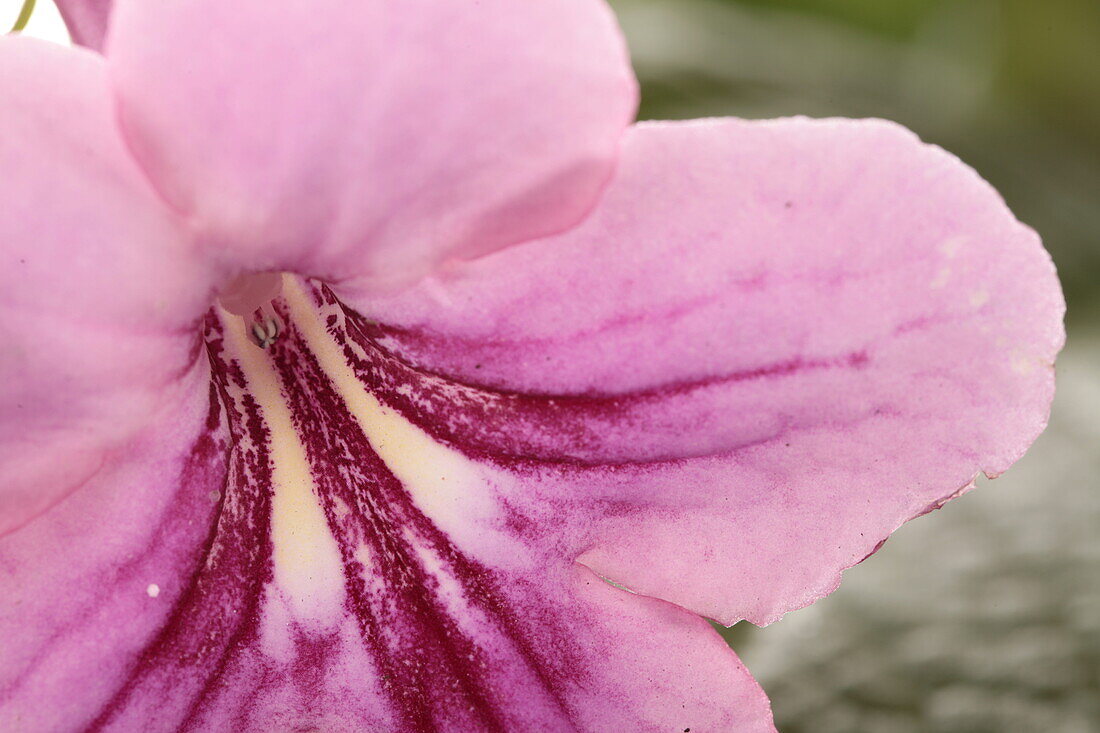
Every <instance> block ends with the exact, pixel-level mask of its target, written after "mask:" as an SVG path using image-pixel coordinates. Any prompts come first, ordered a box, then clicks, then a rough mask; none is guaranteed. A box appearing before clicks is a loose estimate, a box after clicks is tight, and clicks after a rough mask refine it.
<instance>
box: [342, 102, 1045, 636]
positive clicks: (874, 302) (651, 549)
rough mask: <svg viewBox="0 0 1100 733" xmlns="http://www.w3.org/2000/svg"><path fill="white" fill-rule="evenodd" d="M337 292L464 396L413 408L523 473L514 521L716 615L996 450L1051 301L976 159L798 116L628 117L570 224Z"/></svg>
mask: <svg viewBox="0 0 1100 733" xmlns="http://www.w3.org/2000/svg"><path fill="white" fill-rule="evenodd" d="M352 305H354V306H355V307H357V308H358V309H359V310H360V312H362V313H363V314H364V315H365V316H366V317H367V318H370V319H372V321H371V322H367V321H364V325H363V326H362V329H363V332H364V334H365V338H367V339H368V340H370V341H371V342H372V343H375V344H378V345H380V346H383V347H386V348H389V349H392V350H395V351H396V353H398V354H400V355H402V356H403V357H405V358H407V359H410V360H411V361H412V362H413V363H414V364H415V365H418V366H419V367H421V368H427V369H429V370H432V371H435V372H439V373H442V374H446V375H448V377H447V379H448V380H450V379H457V380H459V381H461V382H464V383H466V385H467V386H463V387H459V388H447V387H445V386H441V387H440V388H439V396H437V397H436V398H434V399H432V400H431V401H429V400H428V398H425V397H422V396H421V397H417V400H416V405H415V407H418V408H420V409H421V410H423V405H424V404H429V405H431V406H433V408H434V409H435V412H436V413H438V415H439V416H440V417H436V418H421V419H422V420H423V419H429V420H431V421H433V422H432V423H431V424H432V430H433V432H434V434H436V435H437V437H439V438H440V439H443V440H446V441H448V442H450V443H452V444H454V445H458V446H462V448H463V450H465V451H466V452H468V453H469V454H471V455H481V456H484V457H487V458H491V459H493V460H495V461H497V462H503V463H504V464H505V465H511V466H514V467H515V468H514V469H513V470H515V471H517V472H519V474H520V475H524V476H527V479H526V482H525V485H526V486H527V488H525V489H522V490H520V489H517V490H516V492H515V494H514V495H511V494H510V495H509V497H508V499H509V501H510V502H511V503H512V505H513V506H514V507H515V508H516V511H517V512H520V513H526V514H529V515H531V517H533V518H530V519H529V521H530V522H531V523H532V524H533V525H534V526H542V527H544V529H543V530H542V531H546V532H555V533H558V534H560V535H561V536H563V537H565V536H572V538H573V539H572V542H573V543H574V544H573V546H574V547H575V548H576V551H577V552H578V553H581V554H582V557H581V559H582V561H583V562H584V563H585V564H586V565H588V566H589V567H591V568H592V569H593V570H595V571H596V572H597V573H599V574H600V575H602V576H604V577H607V578H610V579H612V580H614V581H616V582H618V583H621V584H623V585H625V586H626V587H629V588H631V589H632V590H635V591H637V592H640V593H643V594H645V595H650V596H654V597H658V598H663V599H665V600H669V601H672V602H674V603H677V604H680V605H682V606H685V607H687V608H691V609H693V610H695V611H697V612H699V613H702V614H705V615H708V616H711V617H714V618H717V619H720V620H722V621H724V622H727V623H732V622H734V621H736V620H738V619H740V618H748V619H751V620H753V621H755V622H758V623H765V622H769V621H772V620H774V619H776V618H778V617H779V616H780V615H782V614H783V613H784V612H785V611H787V610H790V609H792V608H797V607H800V606H803V605H806V604H807V603H810V602H812V601H813V600H815V599H817V598H819V597H821V596H822V595H824V594H826V593H828V592H829V591H831V590H832V589H833V588H834V587H835V585H836V583H837V582H838V581H839V573H840V571H841V570H842V569H843V568H846V567H849V566H851V565H853V564H854V563H856V562H858V561H859V560H860V559H862V558H864V557H865V556H866V555H868V554H869V553H871V552H873V551H874V550H875V549H876V548H877V547H878V546H879V544H880V543H881V542H882V541H883V539H884V538H885V537H886V536H887V535H888V534H889V533H890V532H892V531H893V530H894V529H896V528H897V527H898V526H899V525H900V524H901V523H903V522H904V521H906V520H907V519H909V518H912V517H914V516H916V515H919V514H921V513H924V512H925V511H927V510H929V509H931V508H935V507H937V506H939V505H940V504H941V503H942V502H944V501H946V500H947V499H948V498H950V497H951V496H953V495H955V494H957V493H959V492H960V491H962V490H965V489H966V488H969V487H970V485H971V482H972V480H973V479H974V478H975V476H976V475H977V474H978V473H980V472H985V473H987V474H989V475H996V474H999V473H1000V472H1002V471H1004V470H1005V469H1007V468H1008V467H1009V465H1011V464H1012V463H1013V462H1014V461H1015V460H1016V459H1018V458H1019V457H1020V456H1021V455H1022V454H1023V452H1024V451H1025V450H1026V448H1027V447H1028V445H1029V444H1030V443H1031V442H1032V441H1033V440H1034V438H1035V437H1036V436H1037V435H1038V434H1039V432H1041V430H1042V429H1043V427H1044V426H1045V424H1046V418H1047V414H1048V409H1049V405H1050V400H1051V396H1052V392H1053V371H1052V368H1051V365H1052V363H1053V360H1054V357H1055V355H1056V353H1057V352H1058V350H1059V348H1060V347H1061V344H1062V342H1063V329H1062V321H1061V319H1062V314H1063V310H1064V304H1063V300H1062V296H1061V291H1060V288H1059V286H1058V282H1057V279H1056V277H1055V274H1054V268H1053V267H1052V265H1051V262H1050V259H1049V257H1048V256H1047V254H1046V253H1045V252H1044V251H1043V249H1042V247H1041V245H1040V242H1039V239H1038V237H1037V236H1036V235H1035V233H1034V232H1032V231H1031V230H1030V229H1028V228H1027V227H1025V226H1023V225H1021V224H1020V223H1019V222H1017V221H1016V220H1015V219H1014V218H1013V217H1012V215H1011V213H1010V212H1009V211H1008V210H1007V208H1005V205H1004V203H1003V202H1002V201H1001V199H1000V198H999V197H998V196H997V194H996V193H995V192H994V191H993V190H992V189H991V188H990V187H989V186H988V185H987V184H986V183H984V182H983V181H982V180H981V179H980V178H979V177H978V176H977V175H976V174H975V173H974V172H973V171H972V170H970V169H969V168H967V167H966V166H964V165H962V164H961V163H960V162H959V161H958V160H957V159H955V158H954V157H952V156H951V155H949V154H947V153H945V152H943V151H942V150H940V149H938V148H934V147H931V146H926V145H922V144H921V143H920V142H919V141H918V140H917V139H916V138H915V137H914V136H913V135H912V134H911V133H909V132H907V131H905V130H903V129H902V128H900V127H898V126H896V125H893V124H890V123H885V122H879V121H844V120H825V121H810V120H804V119H792V120H778V121H771V122H740V121H732V120H729V121H717V120H716V121H703V122H693V123H687V124H646V125H641V126H639V127H638V128H637V129H636V130H635V131H634V132H633V133H632V134H631V135H630V136H629V137H628V141H627V143H626V146H625V150H624V158H623V161H622V164H621V169H620V173H619V174H618V176H617V178H616V180H615V181H614V182H613V184H612V186H611V188H610V189H609V191H608V193H607V195H606V198H605V199H604V201H603V202H602V204H601V205H600V207H599V208H598V209H597V210H596V212H594V214H593V215H592V216H591V217H590V218H589V219H587V220H586V221H585V222H584V223H583V224H582V225H581V226H579V227H578V228H576V229H574V230H572V231H570V232H568V233H567V234H564V235H562V236H559V237H556V238H551V239H547V240H543V241H540V242H536V243H532V244H529V245H526V246H523V247H519V248H515V249H512V250H509V251H506V252H502V253H499V254H497V255H494V256H492V257H489V258H486V259H484V260H481V261H478V262H475V263H470V264H469V265H467V266H465V267H463V268H456V270H455V271H454V272H452V273H451V274H450V275H448V276H444V277H442V278H440V279H438V280H431V281H428V282H426V283H425V284H424V285H422V286H420V287H418V288H417V289H416V290H414V291H411V292H410V293H408V294H405V295H402V296H397V297H393V298H390V299H388V300H371V299H370V298H366V297H356V298H354V299H353V302H352ZM374 320H378V321H382V322H383V325H372V322H373V321H374ZM446 381H447V380H441V382H440V383H441V385H444V384H445V382H446ZM400 394H401V390H399V389H396V388H395V389H394V395H395V396H389V397H387V399H391V400H393V401H394V402H395V404H399V403H400V399H401V398H400ZM454 395H458V397H459V398H458V399H455V398H453V396H454ZM447 397H452V399H451V400H450V406H448V401H447V399H446V398H447ZM412 407H413V405H409V406H408V407H407V408H406V410H405V412H406V414H409V415H411V414H412V412H413V410H412ZM432 414H435V413H433V412H431V411H429V415H432ZM686 457H692V458H693V460H690V461H683V460H677V459H682V458H686ZM532 459H534V460H532ZM525 493H526V494H527V495H526V496H525V495H524V494H525ZM563 541H564V540H563Z"/></svg>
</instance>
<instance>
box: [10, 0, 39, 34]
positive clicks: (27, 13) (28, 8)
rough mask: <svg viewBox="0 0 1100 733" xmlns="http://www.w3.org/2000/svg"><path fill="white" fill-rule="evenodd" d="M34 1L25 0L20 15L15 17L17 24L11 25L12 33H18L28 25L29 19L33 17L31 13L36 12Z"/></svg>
mask: <svg viewBox="0 0 1100 733" xmlns="http://www.w3.org/2000/svg"><path fill="white" fill-rule="evenodd" d="M34 1H35V0H23V8H22V9H21V10H20V11H19V17H17V18H16V19H15V25H13V26H12V27H11V32H12V33H18V32H19V31H21V30H23V29H24V28H26V27H27V21H29V20H30V19H31V14H32V13H34Z"/></svg>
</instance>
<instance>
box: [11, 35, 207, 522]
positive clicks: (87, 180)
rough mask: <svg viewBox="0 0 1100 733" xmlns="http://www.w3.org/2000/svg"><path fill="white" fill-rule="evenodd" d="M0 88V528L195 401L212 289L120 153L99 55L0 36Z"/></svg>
mask: <svg viewBox="0 0 1100 733" xmlns="http://www.w3.org/2000/svg"><path fill="white" fill-rule="evenodd" d="M0 98H3V99H4V100H5V102H4V104H3V105H2V106H0V344H2V350H0V476H3V481H2V485H0V534H3V533H4V532H6V531H8V530H10V529H11V528H12V527H15V526H18V525H20V524H22V523H23V522H25V521H26V520H27V519H29V518H30V517H32V516H34V515H35V514H37V513H39V512H41V511H43V510H45V509H46V508H48V507H49V506H50V505H52V504H53V503H54V502H56V501H58V500H59V499H61V498H62V497H64V496H65V495H66V494H68V493H69V492H70V491H72V490H74V489H75V488H77V487H79V486H80V485H81V484H82V483H83V482H84V481H86V480H88V479H89V477H91V476H93V475H94V474H95V473H96V472H97V471H100V470H101V469H102V468H103V466H104V465H106V464H107V463H109V462H110V461H111V460H112V458H111V456H112V454H113V453H117V452H123V453H124V452H125V450H126V441H128V440H129V439H130V438H131V437H132V436H133V434H134V433H135V432H136V431H140V430H141V429H142V428H143V427H146V426H148V424H149V422H150V420H151V419H152V418H153V416H154V415H158V416H163V415H170V414H171V411H172V409H173V408H175V407H176V406H178V404H179V403H180V402H181V401H183V402H186V401H187V400H190V399H193V398H194V397H195V396H196V395H197V396H198V398H200V399H205V395H206V392H207V389H208V387H207V385H206V384H205V383H204V379H205V372H204V368H205V363H204V361H203V360H200V359H199V358H198V354H197V351H196V347H197V344H198V340H197V338H196V329H195V323H196V319H197V318H199V317H200V316H201V314H202V312H203V310H204V309H205V305H204V303H205V302H208V300H209V297H210V290H211V288H212V285H211V278H210V276H209V275H208V274H207V273H206V271H205V269H204V268H203V267H201V266H200V265H199V264H197V263H196V262H195V261H194V259H193V258H192V256H191V255H190V254H189V252H188V249H187V245H186V242H185V239H184V236H183V234H182V232H181V230H180V229H179V228H178V224H177V223H176V222H175V221H174V220H173V218H172V217H171V214H170V213H169V212H168V210H167V209H166V208H165V207H163V205H162V204H161V203H160V201H159V200H158V199H157V197H156V195H155V194H154V193H153V192H152V189H151V188H150V187H149V186H148V184H147V183H146V182H145V180H144V178H142V176H141V173H140V171H139V170H138V169H137V167H136V165H134V164H133V163H132V162H131V161H130V159H129V157H128V156H127V153H126V151H125V148H124V146H123V144H122V140H121V138H120V137H119V135H118V132H117V130H116V128H115V126H114V115H113V106H112V104H111V100H110V96H109V94H108V90H107V84H106V69H105V64H104V63H103V59H102V58H100V57H98V56H96V55H94V54H92V53H90V52H87V51H82V50H79V51H78V50H73V49H66V48H62V47H61V46H56V45H54V44H49V43H45V42H42V41H36V40H32V39H26V38H14V37H12V38H3V39H0ZM180 438H181V436H180V435H179V434H177V433H176V432H175V428H174V427H172V426H169V427H167V428H166V429H164V430H163V433H162V439H163V440H164V441H165V443H167V444H171V443H172V442H173V441H176V440H178V439H180Z"/></svg>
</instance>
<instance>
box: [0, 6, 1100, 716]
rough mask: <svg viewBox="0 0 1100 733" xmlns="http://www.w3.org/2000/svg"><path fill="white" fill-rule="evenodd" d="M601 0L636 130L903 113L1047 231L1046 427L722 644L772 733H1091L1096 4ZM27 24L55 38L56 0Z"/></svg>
mask: <svg viewBox="0 0 1100 733" xmlns="http://www.w3.org/2000/svg"><path fill="white" fill-rule="evenodd" d="M150 1H151V2H155V0H150ZM517 1H521V0H517ZM21 4H22V3H21V0H0V24H6V23H8V22H10V21H9V20H8V19H9V18H10V19H12V20H14V18H15V16H16V14H17V13H18V10H19V6H20V5H21ZM612 4H613V5H614V6H615V9H616V11H617V12H618V13H619V18H620V21H621V22H622V24H623V26H624V28H625V30H626V34H627V37H628V40H629V42H630V46H631V50H632V53H633V56H634V63H635V68H636V70H637V72H638V75H639V77H640V79H641V82H642V92H643V104H642V110H641V116H642V117H643V118H663V119H668V118H685V117H701V116H721V115H736V116H740V117H750V118H763V117H777V116H783V115H794V114H807V115H812V116H832V115H839V116H846V117H885V118H889V119H894V120H897V121H899V122H902V123H903V124H905V125H907V126H909V127H910V128H912V129H913V130H915V131H916V132H917V133H919V134H920V135H921V137H923V138H924V139H925V140H928V141H930V142H934V143H937V144H939V145H942V146H943V147H945V148H947V149H949V150H951V151H953V152H955V153H957V154H958V155H960V156H961V157H962V158H963V159H964V160H966V161H967V162H969V163H970V164H971V165H973V166H974V167H975V168H977V169H978V170H979V171H980V172H981V173H982V174H983V175H984V176H985V177H986V178H987V179H989V180H990V181H991V182H992V183H993V184H994V185H995V186H996V187H997V188H998V189H999V190H1000V191H1001V192H1002V193H1003V195H1004V196H1005V198H1006V199H1007V200H1008V203H1009V205H1010V206H1011V207H1012V209H1013V210H1014V211H1015V212H1016V214H1017V215H1018V216H1019V217H1020V218H1021V219H1022V220H1023V221H1025V222H1027V223H1028V224H1030V225H1032V226H1033V227H1035V228H1036V229H1037V230H1038V231H1039V232H1040V233H1041V234H1042V235H1043V238H1044V240H1045V241H1046V244H1047V247H1048V249H1049V250H1050V251H1051V253H1052V254H1053V256H1054V259H1055V262H1056V263H1057V265H1058V269H1059V272H1060V274H1061V277H1062V282H1063V284H1064V286H1065V289H1066V296H1067V299H1068V301H1069V315H1068V326H1069V345H1068V346H1067V348H1066V351H1065V352H1064V354H1063V357H1062V359H1061V360H1060V362H1059V367H1058V371H1059V380H1060V381H1059V392H1058V397H1057V399H1056V402H1055V406H1054V413H1053V417H1052V421H1051V426H1050V429H1049V430H1048V431H1047V432H1046V434H1045V435H1044V436H1043V437H1042V438H1040V440H1039V441H1038V443H1037V444H1036V445H1035V447H1034V448H1033V450H1032V451H1031V453H1030V454H1028V456H1027V457H1026V458H1025V459H1024V460H1023V461H1021V462H1020V464H1018V466H1017V467H1016V468H1014V469H1013V470H1012V471H1010V472H1009V473H1008V474H1007V475H1005V476H1004V477H1002V478H1000V479H998V480H997V481H996V482H988V481H985V482H982V483H980V484H979V489H978V490H977V491H973V492H971V493H970V494H968V495H966V496H964V497H963V498H961V499H959V500H957V501H954V502H951V503H950V504H949V505H948V506H947V507H946V508H944V509H942V510H941V511H938V512H935V513H933V514H932V515H929V516H927V517H924V518H922V519H919V520H917V521H915V522H912V523H910V524H909V525H907V526H905V527H904V528H902V529H901V530H900V531H899V532H898V533H897V534H896V535H895V536H894V537H893V538H892V539H891V540H890V541H889V542H888V543H887V544H886V545H885V547H884V548H883V549H882V550H881V551H880V552H879V553H878V554H876V555H874V556H873V557H871V558H870V559H869V560H867V561H866V562H864V563H863V564H862V565H859V566H857V567H856V568H853V569H852V570H850V571H848V572H847V573H846V576H845V581H844V583H843V584H842V586H841V588H840V590H838V591H837V592H836V593H834V594H833V595H832V596H830V597H828V598H826V599H825V600H823V601H821V602H819V603H817V604H815V605H814V606H812V607H810V608H807V609H803V610H801V611H797V612H795V613H792V614H789V615H788V616H787V617H786V618H784V619H783V620H782V621H780V622H778V623H776V624H774V625H772V626H770V627H768V628H766V629H756V628H754V627H751V626H749V625H747V624H739V625H738V626H736V627H734V628H733V629H731V630H728V631H727V630H723V634H724V635H725V636H726V637H727V639H728V640H729V642H730V643H731V645H732V646H733V647H734V648H735V649H736V650H737V651H738V652H739V653H740V654H741V655H742V657H743V659H744V660H745V662H746V663H747V664H748V666H749V668H750V669H752V670H753V671H754V672H755V674H756V675H757V677H758V678H759V679H760V681H761V683H762V684H763V685H764V687H765V689H766V690H767V691H768V692H769V694H770V695H771V698H772V702H773V705H774V708H775V716H776V722H777V725H778V727H779V729H780V731H782V732H783V733H864V732H868V733H1033V732H1034V733H1100V481H1098V479H1097V475H1098V473H1100V286H1098V285H1097V281H1098V280H1100V0H612ZM27 32H28V33H30V34H33V35H39V36H44V37H48V38H53V39H55V40H61V39H64V29H63V26H62V25H61V23H60V19H59V18H58V17H57V14H56V11H55V9H54V8H53V7H52V6H51V5H50V3H49V2H48V0H39V8H38V10H37V11H36V14H35V16H34V17H33V19H32V21H31V24H30V26H29V27H28V29H27Z"/></svg>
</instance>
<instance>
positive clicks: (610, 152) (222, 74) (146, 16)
mask: <svg viewBox="0 0 1100 733" xmlns="http://www.w3.org/2000/svg"><path fill="white" fill-rule="evenodd" d="M108 56H109V58H110V63H111V68H112V74H113V78H114V83H115V86H116V89H117V93H118V98H119V111H120V114H121V121H122V124H123V128H124V131H125V134H126V136H127V139H128V140H129V142H130V144H131V146H132V148H133V150H134V152H135V154H136V156H137V158H138V159H139V161H140V162H141V164H142V165H143V167H144V168H145V169H146V171H148V173H149V176H150V177H151V179H152V180H153V181H154V182H155V184H156V186H157V187H158V189H159V190H160V191H161V193H162V194H163V195H164V196H165V197H166V198H167V200H169V201H170V202H172V203H173V204H174V205H175V206H176V207H177V208H178V209H179V210H180V211H181V212H183V213H184V214H186V215H188V216H190V217H192V218H193V220H194V222H195V225H196V226H197V227H198V228H199V229H201V230H202V231H203V233H204V235H205V238H206V241H207V246H209V247H210V248H211V249H212V251H213V252H214V253H215V254H216V255H217V256H219V257H221V258H223V259H225V260H227V261H231V262H234V263H238V264H240V265H242V266H243V267H246V268H248V269H251V270H263V269H276V270H278V269H283V270H291V271H295V272H299V273H304V274H310V275H318V276H323V277H326V278H330V279H336V280H342V281H346V280H350V279H356V280H358V281H360V283H361V284H370V285H371V286H373V287H379V286H385V285H389V286H392V285H394V284H399V283H405V282H411V281H412V280H414V279H416V278H418V277H419V276H421V275H423V274H424V273H426V272H427V271H429V270H430V269H431V268H432V267H434V266H435V265H436V264H437V263H438V262H440V261H441V260H444V259H446V258H451V257H469V256H473V255H476V254H482V253H485V252H488V251H491V250H494V249H497V248H499V247H502V246H505V245H508V244H512V243H515V242H518V241H522V240H526V239H529V238H532V237H535V236H540V235H545V234H548V233H551V232H556V231H560V230H561V229H563V228H566V227H568V226H571V225H573V224H574V223H576V222H577V221H578V220H579V219H580V218H581V217H582V216H583V215H584V214H585V213H586V212H587V211H588V210H589V209H590V208H591V207H592V206H593V205H594V203H595V200H596V197H597V195H598V193H599V192H600V191H601V190H602V188H603V186H604V184H605V183H606V181H607V179H608V177H609V175H610V173H611V170H612V166H613V163H614V161H615V158H616V149H617V146H618V143H619V139H620V137H621V134H622V132H623V130H624V128H625V127H626V126H627V125H628V124H629V122H630V120H631V119H632V117H633V113H634V109H635V82H634V79H633V75H632V72H631V71H630V67H629V62H628V59H627V56H626V51H625V47H624V44H623V40H622V38H621V34H620V33H619V30H618V28H617V26H616V25H615V21H614V19H613V17H612V15H611V13H610V11H609V9H608V8H607V7H606V6H605V4H604V3H603V2H602V1H600V0H525V1H524V2H522V3H517V2H514V1H513V0H481V1H480V2H466V1H464V0H454V1H448V2H430V3H424V2H407V1H406V0H378V1H373V2H356V3H349V2H345V1H340V0H321V1H319V2H308V3H304V2H302V3H273V2H270V1H269V0H238V1H236V2H228V3H227V2H222V1H221V0H158V1H157V2H148V1H147V0H123V1H122V2H119V3H118V5H117V7H116V10H115V14H114V17H113V19H112V30H111V36H110V39H109V43H108Z"/></svg>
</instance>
